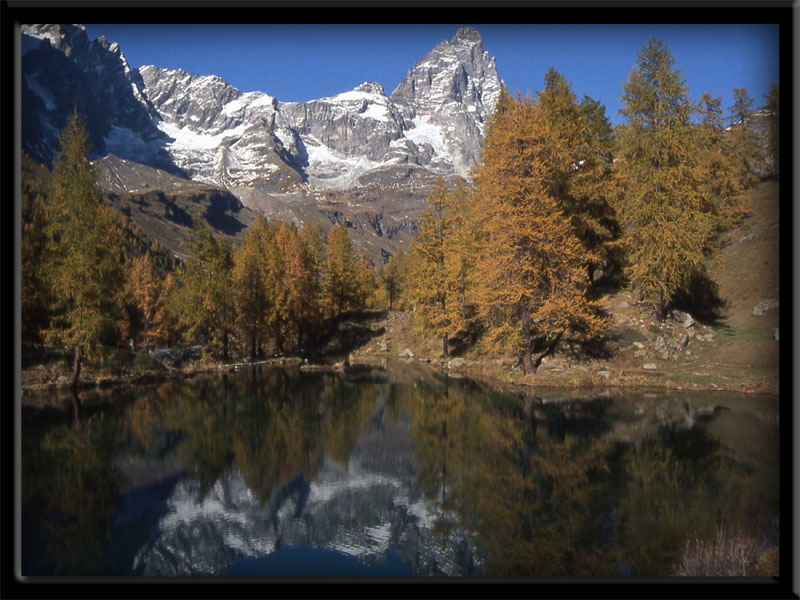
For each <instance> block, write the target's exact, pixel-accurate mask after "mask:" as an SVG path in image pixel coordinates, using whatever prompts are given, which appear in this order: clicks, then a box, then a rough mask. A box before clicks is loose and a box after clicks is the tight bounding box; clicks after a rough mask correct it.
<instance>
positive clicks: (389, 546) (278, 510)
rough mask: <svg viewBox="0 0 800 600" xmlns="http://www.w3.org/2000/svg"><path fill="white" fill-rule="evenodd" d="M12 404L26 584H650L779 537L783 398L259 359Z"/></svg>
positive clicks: (404, 366) (411, 366)
mask: <svg viewBox="0 0 800 600" xmlns="http://www.w3.org/2000/svg"><path fill="white" fill-rule="evenodd" d="M66 402H67V404H66V406H65V410H64V411H62V412H60V413H49V412H47V411H44V410H27V409H26V410H24V411H23V429H22V474H23V479H22V545H23V547H22V572H23V575H145V576H159V575H166V576H174V575H233V576H240V575H245V576H249V575H292V576H313V575H325V576H330V575H344V576H351V577H352V576H359V575H367V576H375V575H379V576H383V575H391V576H397V575H412V576H426V575H436V576H441V575H454V576H469V575H663V574H670V573H671V572H672V571H673V569H674V567H675V565H676V563H677V562H679V560H680V558H681V555H682V552H683V549H684V543H685V540H686V539H687V538H689V537H692V536H694V535H698V536H701V537H711V536H712V535H713V533H714V532H715V530H716V528H717V526H718V525H720V524H723V525H725V526H728V527H741V528H742V530H744V531H745V532H748V533H752V534H754V535H756V536H762V535H766V536H767V537H768V538H769V539H770V541H771V542H772V543H777V529H778V520H777V517H778V466H779V465H778V458H779V456H778V444H779V440H778V402H777V399H776V398H768V397H754V396H743V395H734V394H724V393H715V394H691V393H679V392H656V393H638V394H630V393H628V394H620V393H615V392H597V393H592V392H589V391H586V392H575V391H572V392H569V393H565V392H557V391H551V390H548V391H545V392H542V393H539V392H535V393H534V395H531V396H528V397H524V396H522V395H515V394H503V393H498V392H496V391H493V390H492V389H491V388H489V387H487V386H484V385H481V384H477V383H475V382H472V381H470V380H467V379H453V378H448V377H445V376H438V375H434V374H432V373H430V372H429V371H422V370H417V369H415V365H413V364H412V365H403V364H402V363H400V364H398V365H396V366H395V367H393V368H392V369H391V370H387V371H384V370H380V369H373V370H364V371H359V372H356V373H349V374H346V375H340V374H334V373H304V372H300V371H291V370H288V371H287V370H278V369H270V368H254V369H249V370H247V371H242V372H238V373H236V374H232V375H228V376H221V377H217V378H212V379H196V380H191V381H186V382H179V383H167V384H163V385H161V386H151V387H149V388H140V389H136V390H128V391H124V392H121V391H114V392H109V393H108V395H106V396H92V395H89V394H88V393H86V394H82V397H81V399H80V404H79V405H74V406H73V405H72V404H71V402H70V401H69V399H67V400H66Z"/></svg>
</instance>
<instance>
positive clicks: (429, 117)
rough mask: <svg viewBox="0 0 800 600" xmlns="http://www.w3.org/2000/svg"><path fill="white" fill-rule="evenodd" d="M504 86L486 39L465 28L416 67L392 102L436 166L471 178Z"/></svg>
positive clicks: (394, 94) (400, 86)
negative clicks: (486, 46) (428, 152)
mask: <svg viewBox="0 0 800 600" xmlns="http://www.w3.org/2000/svg"><path fill="white" fill-rule="evenodd" d="M501 86H502V82H501V80H500V77H499V76H498V74H497V66H496V64H495V60H494V58H492V57H491V56H489V53H488V52H486V51H485V50H484V49H483V39H482V38H481V36H480V33H478V31H477V30H476V29H474V28H472V27H461V28H459V30H458V31H457V32H456V35H455V36H454V37H453V39H452V40H450V41H449V42H448V41H447V40H444V41H442V42H441V43H440V44H439V45H437V46H436V47H435V48H434V49H433V50H431V51H430V52H429V53H428V54H427V55H426V56H425V57H424V58H423V59H422V60H420V61H419V62H418V63H417V64H416V65H414V66H413V67H412V68H411V69H410V70H409V72H408V75H407V76H406V78H405V79H404V80H403V81H402V82H400V84H399V85H398V86H397V88H395V90H394V91H393V92H392V94H391V96H390V98H391V100H392V102H394V103H395V104H396V105H397V106H398V107H400V109H401V110H402V112H403V115H404V117H405V118H406V119H407V120H408V122H409V125H410V126H411V127H410V128H409V130H408V131H407V132H406V138H407V139H410V140H411V141H412V142H414V143H415V145H417V146H420V147H425V146H426V145H427V146H430V147H431V149H432V150H434V156H433V157H432V160H431V162H432V163H433V166H435V167H437V168H439V169H441V170H443V171H446V170H448V169H452V170H454V171H455V172H457V173H459V174H460V175H462V176H464V177H466V176H467V175H468V172H469V169H470V168H471V167H472V165H473V164H474V161H475V159H476V158H477V157H478V155H479V153H480V143H481V140H482V139H483V136H484V134H485V133H486V121H487V120H488V118H489V115H490V114H491V112H492V110H493V109H494V105H495V103H496V102H497V99H498V98H499V97H500V89H501Z"/></svg>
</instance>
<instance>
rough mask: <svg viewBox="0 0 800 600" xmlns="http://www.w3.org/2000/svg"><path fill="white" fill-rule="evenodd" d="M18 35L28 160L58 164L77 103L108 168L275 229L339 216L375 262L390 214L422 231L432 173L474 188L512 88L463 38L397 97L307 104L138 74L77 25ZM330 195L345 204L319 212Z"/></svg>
mask: <svg viewBox="0 0 800 600" xmlns="http://www.w3.org/2000/svg"><path fill="white" fill-rule="evenodd" d="M22 34H23V35H22V39H23V125H22V129H23V148H24V149H25V150H26V151H27V152H29V153H30V154H31V155H32V156H34V157H36V158H38V159H40V160H41V161H43V162H49V161H50V160H52V157H53V155H54V152H55V150H56V148H57V139H58V134H59V132H60V130H61V128H62V127H63V125H64V123H65V122H66V118H67V116H68V115H69V113H70V112H71V111H72V110H73V107H74V106H77V107H78V110H79V112H80V113H81V114H82V115H84V117H85V118H86V119H87V121H88V126H89V129H90V133H91V137H92V142H93V145H94V148H95V150H96V154H97V156H98V158H100V157H103V156H106V155H108V154H114V155H116V156H119V157H121V158H125V159H127V160H129V161H135V162H139V163H141V164H143V165H147V166H150V167H154V168H158V169H162V170H166V171H168V172H169V173H172V174H175V175H178V176H181V177H185V178H189V179H192V180H194V181H197V182H202V183H205V184H210V185H214V186H218V187H220V188H223V189H225V190H227V191H229V192H230V193H232V194H233V195H235V196H236V197H237V198H238V199H239V200H240V201H241V202H242V203H243V204H244V205H245V206H246V207H247V208H249V209H253V210H256V211H260V212H262V213H265V214H266V215H267V216H269V217H272V218H290V219H292V220H294V221H295V222H297V223H298V224H301V223H303V222H307V221H308V220H309V219H310V220H312V221H316V222H319V223H321V224H327V223H330V222H333V221H335V220H336V218H339V217H336V218H331V214H337V215H339V216H340V217H341V220H342V221H343V222H347V223H349V224H351V225H354V226H353V229H354V234H355V235H354V237H355V238H356V240H357V242H358V243H359V245H361V246H362V247H365V248H367V249H368V250H369V251H370V252H371V254H372V255H373V257H374V258H378V257H381V256H382V257H385V256H387V255H388V254H391V253H393V252H394V251H395V250H396V244H395V245H393V244H392V243H388V244H387V243H385V242H386V241H387V240H386V239H379V240H376V239H374V238H383V237H384V236H383V229H381V228H380V221H381V219H382V218H383V215H385V214H386V213H395V214H399V213H402V214H403V215H405V219H406V221H405V222H395V223H392V224H391V227H394V228H395V229H396V230H398V231H404V230H408V231H413V229H414V227H415V224H416V221H417V220H418V217H419V214H420V213H421V211H422V210H423V209H424V207H425V196H426V194H427V190H428V188H429V186H430V184H431V183H432V182H433V180H434V179H435V177H436V176H438V175H443V176H446V177H455V176H462V177H468V175H469V169H470V168H471V166H472V165H473V164H474V161H475V159H476V157H477V156H478V155H479V152H480V144H481V140H482V138H483V135H484V134H485V126H486V121H487V119H488V117H489V114H490V113H491V110H492V109H493V107H494V104H495V102H496V101H497V98H498V96H499V92H500V89H501V85H502V82H501V80H500V79H499V76H498V73H497V68H496V65H495V61H494V59H493V58H492V57H491V56H490V55H489V54H488V52H486V51H485V50H484V49H483V42H482V39H481V36H480V34H479V33H478V31H477V30H475V29H473V28H467V27H462V28H460V29H459V30H458V31H457V32H456V35H455V36H454V37H453V38H452V39H451V40H449V41H448V40H444V41H442V42H441V43H440V44H438V45H437V46H436V47H435V48H434V49H433V50H431V52H429V53H428V54H427V55H426V56H425V57H424V58H423V59H422V60H420V61H419V62H418V63H417V64H416V65H414V66H413V67H412V68H411V69H410V70H409V72H408V75H407V77H406V78H405V79H404V80H403V81H402V82H400V84H399V85H398V86H397V88H396V89H395V90H394V91H393V92H392V93H391V95H389V96H387V95H386V93H385V91H384V89H383V88H382V86H381V85H379V84H377V83H374V82H365V83H362V84H361V85H359V86H357V87H356V88H354V89H353V90H350V91H346V92H343V93H340V94H336V95H334V96H331V97H327V98H320V99H317V100H311V101H308V102H280V101H278V100H277V99H276V98H274V97H272V96H270V95H269V94H267V93H264V92H248V93H243V92H241V91H240V90H238V89H236V88H234V87H233V86H231V85H230V84H228V83H227V82H226V81H224V80H223V79H222V78H221V77H219V76H216V75H210V76H199V75H194V74H191V73H188V72H186V71H183V70H170V69H162V68H159V67H156V66H152V65H148V66H143V67H141V68H139V69H136V70H131V68H130V66H129V65H128V63H127V61H126V59H125V57H124V55H123V54H122V52H121V51H120V49H119V47H118V46H117V44H114V43H112V44H109V43H108V41H107V40H106V39H105V38H102V37H101V38H98V39H97V40H94V41H92V42H89V40H88V37H87V35H86V31H85V29H84V28H83V26H81V25H24V26H23V27H22ZM106 179H108V178H106ZM333 197H335V200H336V202H337V203H338V204H339V205H340V206H339V207H337V208H335V209H333V210H332V207H331V206H322V204H325V202H326V201H328V200H330V199H331V198H333ZM365 211H366V213H368V214H366V215H364V214H363V213H364V212H365ZM357 223H369V224H370V225H365V226H364V227H362V226H360V225H357ZM376 223H377V224H378V226H377V227H376V225H375V224H376ZM401 237H402V236H401ZM396 243H402V239H400V238H398V240H396Z"/></svg>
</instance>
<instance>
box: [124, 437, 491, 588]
mask: <svg viewBox="0 0 800 600" xmlns="http://www.w3.org/2000/svg"><path fill="white" fill-rule="evenodd" d="M392 429H393V427H392V426H391V425H389V424H385V426H384V430H383V431H382V432H381V434H380V435H373V434H371V433H367V434H365V435H362V437H361V438H360V440H359V442H358V443H357V444H356V448H355V449H354V451H353V454H352V455H351V458H350V460H349V462H348V464H347V466H346V467H344V466H343V465H340V464H337V463H336V462H334V461H332V460H326V461H325V463H324V464H323V466H322V468H321V469H320V470H319V472H318V473H317V475H316V476H315V477H314V480H313V481H312V482H310V483H308V482H306V481H305V480H304V479H303V477H302V475H298V477H297V478H295V479H294V480H293V481H292V482H290V483H289V485H287V486H282V487H279V488H278V489H276V490H274V491H273V492H272V495H271V496H270V498H269V499H268V500H267V501H266V502H264V503H261V502H260V501H259V500H258V499H257V498H256V497H254V496H253V495H252V494H251V492H250V491H249V490H248V488H247V485H246V483H245V481H244V479H243V478H242V476H241V475H240V474H238V473H228V474H227V475H226V476H225V477H223V478H221V479H220V480H218V481H217V482H216V483H215V484H214V486H213V487H212V489H211V490H210V491H209V492H208V493H207V494H206V495H205V496H204V497H203V498H201V497H200V491H199V487H198V486H197V484H194V483H191V482H188V481H182V482H181V483H179V484H178V485H177V487H176V488H175V490H174V492H173V493H172V495H171V496H170V497H169V498H168V499H167V507H168V510H169V512H168V513H167V514H166V515H165V516H164V517H163V518H162V519H161V521H160V524H159V530H160V533H159V535H158V537H157V538H156V539H155V540H154V541H153V542H152V544H150V545H148V546H145V547H143V548H142V549H141V550H140V551H139V553H138V554H137V556H136V558H135V560H134V565H133V566H134V569H139V568H142V567H143V574H144V575H188V574H192V573H209V574H219V573H222V572H224V571H225V569H226V568H228V567H229V566H230V565H231V564H233V563H235V562H236V561H238V560H240V559H242V558H245V557H258V556H265V555H267V554H271V553H272V552H275V551H276V550H278V549H279V548H281V547H286V546H314V547H318V548H324V549H327V550H332V551H335V552H338V553H341V554H346V555H349V556H352V557H355V558H357V559H359V560H360V561H362V562H364V563H367V564H377V563H381V562H383V561H384V560H385V559H386V556H387V552H388V551H389V548H390V547H391V548H393V549H394V550H395V551H396V552H397V554H398V555H400V557H401V558H402V559H403V561H404V562H405V563H406V564H408V565H409V566H411V568H412V570H413V571H414V573H415V574H417V575H468V574H474V573H475V572H476V571H479V570H480V568H481V564H482V561H481V559H480V558H479V557H478V555H477V552H476V549H475V546H474V544H473V542H472V540H471V539H470V537H469V535H468V534H467V533H466V532H465V531H464V530H463V528H459V527H458V526H457V525H458V524H457V521H456V518H455V516H454V515H450V514H446V513H445V514H442V512H441V510H438V508H437V504H436V503H435V502H434V501H431V500H428V499H426V498H424V497H423V496H422V495H421V493H420V491H419V489H418V487H417V486H416V483H415V473H414V467H413V454H412V448H411V446H410V444H409V443H407V442H406V443H405V448H403V450H402V454H403V455H401V456H399V455H398V454H397V452H390V451H389V450H390V449H394V450H396V449H397V447H398V440H408V437H407V435H408V434H407V431H401V430H400V429H396V428H395V431H394V432H393V431H392ZM386 436H388V437H386ZM389 438H391V440H389ZM402 445H403V444H402V443H401V444H400V446H401V447H402ZM443 522H448V523H449V524H451V525H455V527H453V528H452V529H450V528H448V535H447V536H446V538H444V539H438V538H436V539H433V538H434V536H435V535H437V534H436V533H435V529H436V527H437V526H439V525H442V524H443ZM438 535H439V536H441V534H438Z"/></svg>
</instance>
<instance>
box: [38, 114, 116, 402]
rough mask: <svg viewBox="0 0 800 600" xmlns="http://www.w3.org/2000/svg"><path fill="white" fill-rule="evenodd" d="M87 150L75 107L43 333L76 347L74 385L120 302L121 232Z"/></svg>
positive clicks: (50, 227) (52, 221)
mask: <svg viewBox="0 0 800 600" xmlns="http://www.w3.org/2000/svg"><path fill="white" fill-rule="evenodd" d="M89 153H90V144H89V135H88V133H87V131H86V126H85V124H84V122H83V119H81V117H80V116H79V115H78V112H77V110H76V111H75V112H73V113H72V115H71V116H70V117H69V119H68V120H67V124H66V126H65V127H64V130H63V131H62V133H61V138H60V151H59V153H58V157H57V159H56V161H55V164H54V165H53V171H52V175H51V178H50V184H51V185H50V187H51V193H50V196H49V205H48V211H47V212H48V214H47V226H46V233H47V243H46V248H47V253H46V254H47V264H46V276H47V278H48V283H49V286H48V287H49V289H50V290H51V294H52V311H51V314H52V319H51V321H50V326H49V328H48V329H47V330H46V331H45V339H46V340H47V341H48V342H50V343H58V344H63V345H65V346H66V347H67V348H68V349H70V350H71V351H72V352H73V353H74V368H73V373H72V380H71V382H70V385H71V386H72V387H75V386H77V383H78V379H79V377H80V371H81V364H82V360H83V357H84V355H86V356H93V355H94V354H96V352H97V349H98V347H99V342H100V339H101V337H102V336H103V334H104V333H106V332H108V331H109V330H110V329H113V327H114V321H115V314H116V312H117V311H118V309H119V306H120V305H121V298H120V294H121V291H122V290H121V286H120V285H119V283H120V281H121V280H122V277H121V273H122V271H121V262H120V251H121V248H122V235H121V233H120V232H119V231H118V229H117V225H116V223H115V221H114V219H113V217H112V215H111V212H110V209H109V208H108V207H107V206H106V205H105V204H104V203H103V201H102V198H101V196H100V192H99V191H98V188H97V179H96V176H95V173H94V170H93V168H92V165H91V164H90V163H89V161H88V158H87V157H88V155H89Z"/></svg>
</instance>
